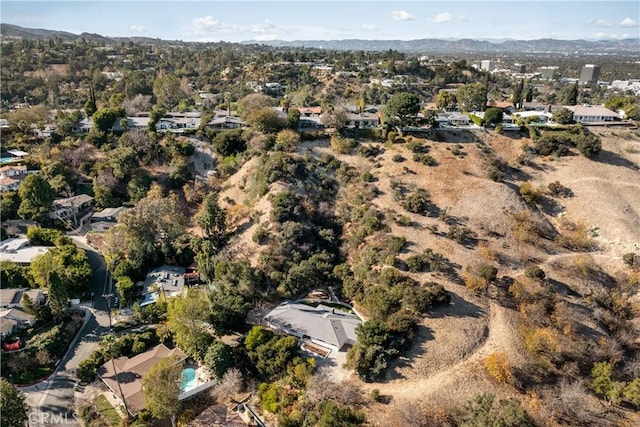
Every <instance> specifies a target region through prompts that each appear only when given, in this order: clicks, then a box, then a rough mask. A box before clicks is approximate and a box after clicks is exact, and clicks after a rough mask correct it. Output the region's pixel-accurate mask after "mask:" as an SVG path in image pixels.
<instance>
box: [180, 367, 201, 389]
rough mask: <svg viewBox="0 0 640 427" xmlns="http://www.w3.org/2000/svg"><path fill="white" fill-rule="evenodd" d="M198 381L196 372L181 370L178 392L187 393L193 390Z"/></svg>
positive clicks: (191, 369)
mask: <svg viewBox="0 0 640 427" xmlns="http://www.w3.org/2000/svg"><path fill="white" fill-rule="evenodd" d="M197 383H198V381H197V380H196V370H195V369H193V368H185V369H183V370H182V383H181V384H180V390H182V391H189V390H191V389H192V388H195V386H196V385H198V384H197Z"/></svg>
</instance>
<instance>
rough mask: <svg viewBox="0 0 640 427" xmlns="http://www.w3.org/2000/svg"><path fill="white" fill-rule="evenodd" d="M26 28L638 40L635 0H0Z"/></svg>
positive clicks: (164, 35)
mask: <svg viewBox="0 0 640 427" xmlns="http://www.w3.org/2000/svg"><path fill="white" fill-rule="evenodd" d="M0 20H1V21H2V22H3V23H7V24H13V25H19V26H22V27H26V28H43V29H48V30H59V31H68V32H71V33H75V34H80V33H82V32H88V33H97V34H100V35H104V36H114V37H115V36H118V37H130V36H145V37H153V38H161V39H165V40H183V41H230V42H238V41H249V40H255V41H267V40H339V39H349V38H357V39H385V40H412V39H421V38H443V39H444V38H447V39H462V38H471V39H517V40H532V39H539V38H556V39H565V40H573V39H586V40H601V39H620V38H637V37H640V28H639V26H638V25H639V22H640V1H638V0H635V1H606V0H605V1H595V0H569V1H558V0H537V1H522V0H502V1H500V0H494V1H490V0H468V1H457V0H448V1H431V0H423V1H376V0H367V1H337V0H319V1H307V0H298V1H292V0H280V1H248V0H235V1H216V0H200V1H163V0H140V1H124V0H122V1H119V0H111V1H96V0H76V1H52V0H49V1H29V0H21V1H12V0H1V1H0Z"/></svg>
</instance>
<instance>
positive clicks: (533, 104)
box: [522, 101, 549, 111]
mask: <svg viewBox="0 0 640 427" xmlns="http://www.w3.org/2000/svg"><path fill="white" fill-rule="evenodd" d="M522 109H523V110H525V111H549V106H548V105H547V104H543V103H542V102H538V101H524V102H523V103H522Z"/></svg>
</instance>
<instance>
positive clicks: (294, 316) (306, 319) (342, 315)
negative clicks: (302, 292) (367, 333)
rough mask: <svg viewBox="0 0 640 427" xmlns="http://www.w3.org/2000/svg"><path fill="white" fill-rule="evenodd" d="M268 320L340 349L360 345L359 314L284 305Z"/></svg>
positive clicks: (276, 327) (271, 313) (290, 331)
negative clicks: (357, 329)
mask: <svg viewBox="0 0 640 427" xmlns="http://www.w3.org/2000/svg"><path fill="white" fill-rule="evenodd" d="M264 320H265V321H266V322H267V323H268V324H269V325H270V326H271V327H273V328H275V329H279V330H282V331H284V332H287V333H291V334H293V335H298V336H307V337H309V338H310V339H312V340H317V341H320V342H323V343H326V344H329V345H330V346H332V347H335V348H337V349H338V350H340V349H342V348H343V347H344V346H345V345H353V344H355V342H356V339H357V337H356V326H358V325H359V324H360V323H362V319H360V318H359V317H358V316H356V315H355V314H352V313H349V312H347V311H343V310H340V309H337V308H332V307H328V306H326V305H323V304H318V306H317V307H313V306H311V305H307V304H303V303H300V302H283V303H282V304H280V305H279V306H277V307H276V308H274V309H273V310H271V312H269V314H267V315H266V316H265V318H264Z"/></svg>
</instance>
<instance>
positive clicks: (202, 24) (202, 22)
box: [191, 15, 235, 36]
mask: <svg viewBox="0 0 640 427" xmlns="http://www.w3.org/2000/svg"><path fill="white" fill-rule="evenodd" d="M191 25H192V27H191V32H193V33H195V34H198V35H202V36H204V35H207V34H210V33H215V32H217V31H227V30H232V29H234V28H235V26H234V25H231V24H227V23H225V22H221V21H218V20H217V19H214V17H213V16H211V15H207V16H201V17H200V18H196V19H194V20H193V21H192V22H191Z"/></svg>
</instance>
